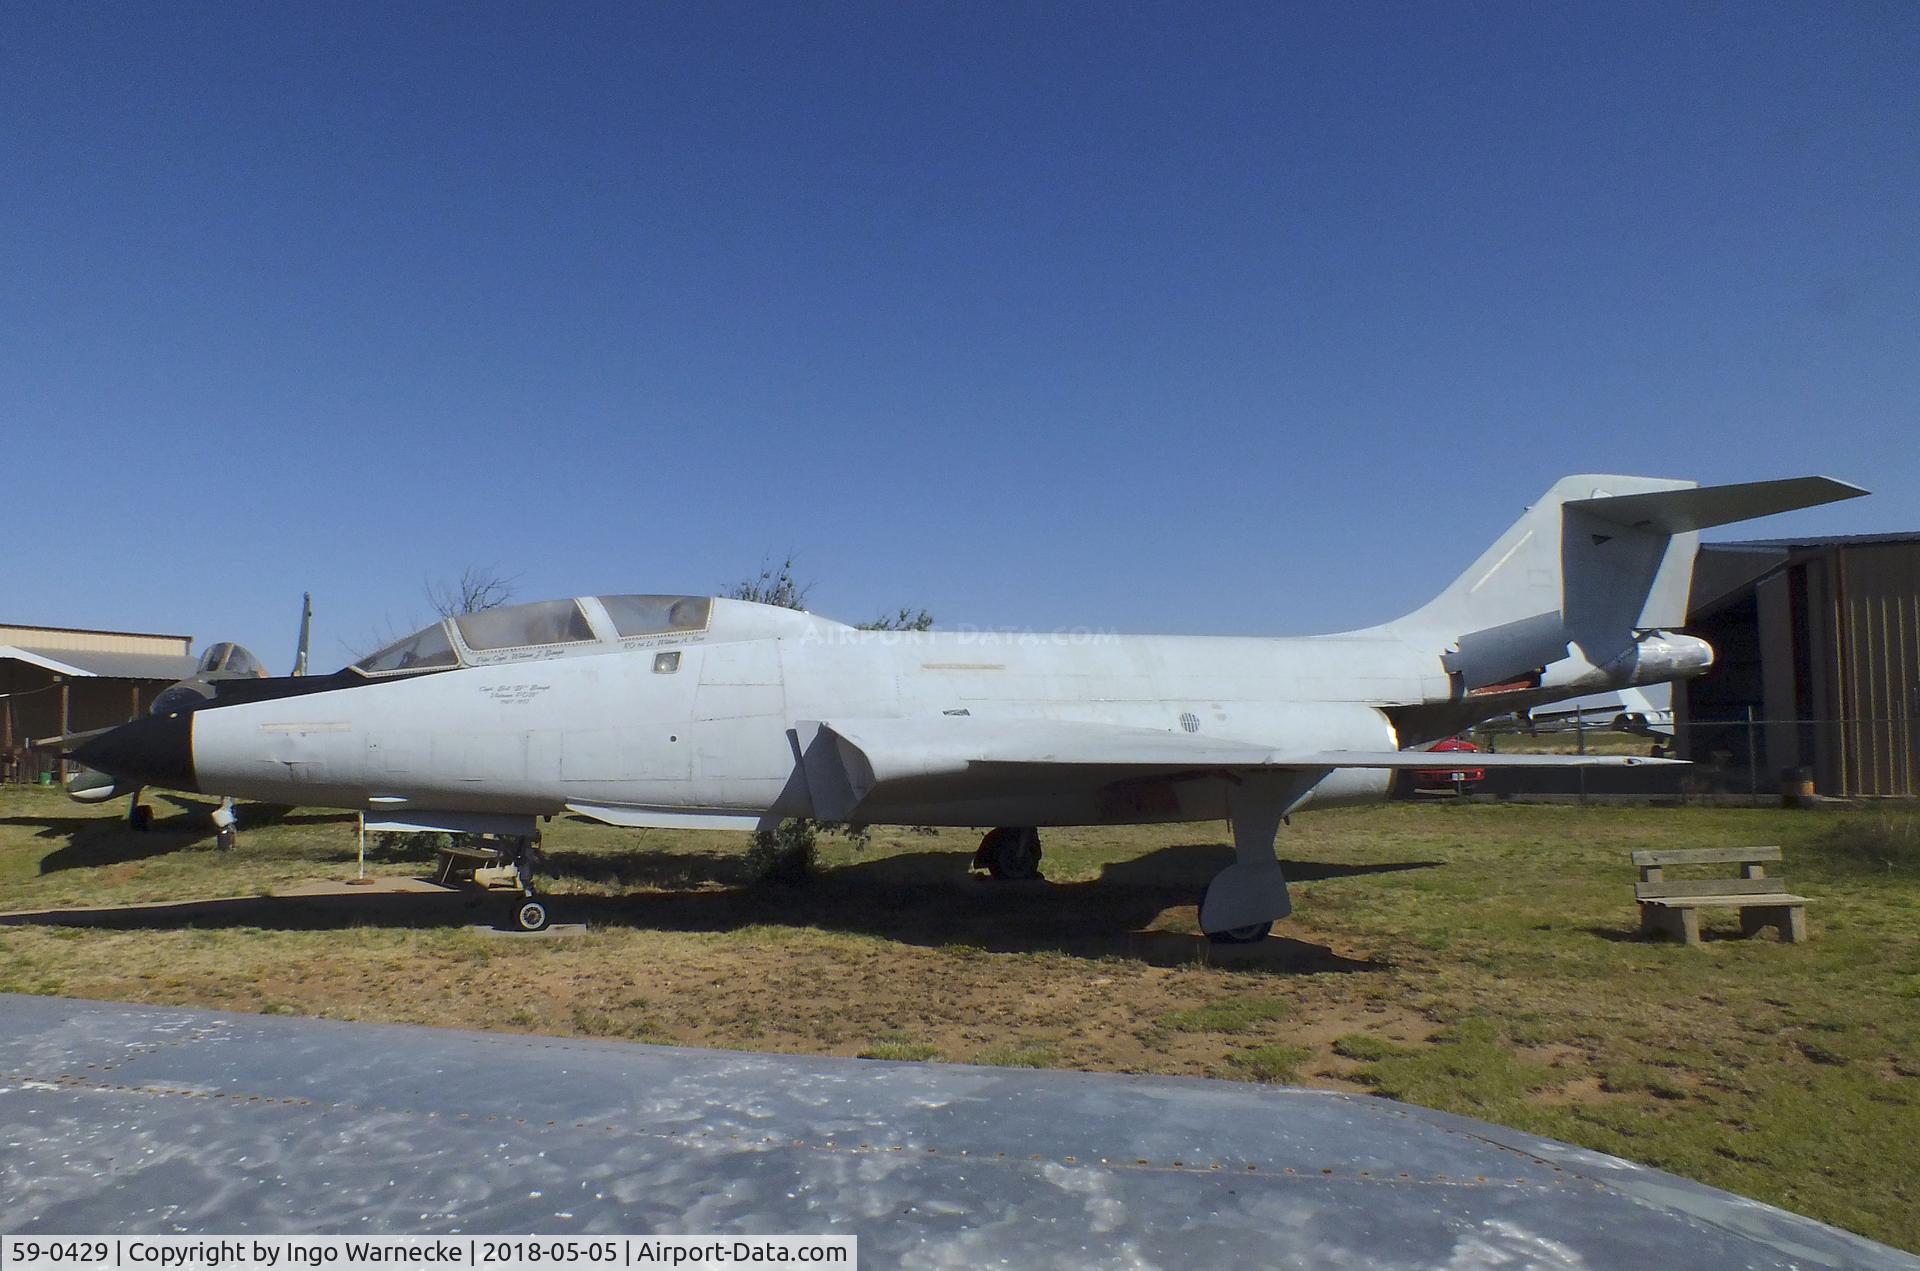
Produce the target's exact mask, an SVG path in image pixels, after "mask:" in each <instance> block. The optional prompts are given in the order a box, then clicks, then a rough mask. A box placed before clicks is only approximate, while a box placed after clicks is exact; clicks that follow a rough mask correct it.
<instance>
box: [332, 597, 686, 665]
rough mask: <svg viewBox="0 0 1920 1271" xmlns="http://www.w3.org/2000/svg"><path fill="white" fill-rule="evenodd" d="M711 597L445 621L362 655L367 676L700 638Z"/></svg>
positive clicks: (520, 608) (546, 608)
mask: <svg viewBox="0 0 1920 1271" xmlns="http://www.w3.org/2000/svg"><path fill="white" fill-rule="evenodd" d="M712 616H713V600H712V599H711V598H710V597H707V596H584V597H580V598H578V599H574V600H540V601H535V602H534V603H532V604H526V605H503V606H501V607H499V608H497V609H482V610H480V611H479V612H477V613H464V614H458V615H456V616H454V617H451V618H443V619H441V620H440V621H439V622H436V623H434V624H433V625H432V626H429V627H422V628H421V629H420V630H418V631H416V632H414V633H413V634H412V635H410V636H407V637H405V638H404V639H400V640H396V641H394V642H393V643H392V644H390V645H388V646H387V647H386V648H384V649H381V650H380V651H379V652H377V653H374V654H371V655H370V656H368V657H365V658H362V659H361V660H360V661H358V662H355V663H354V664H353V669H354V670H356V671H358V672H360V673H361V674H362V675H406V674H417V673H419V672H422V671H445V670H451V669H453V668H454V667H459V666H484V665H487V664H490V663H494V662H517V661H526V660H533V659H540V658H549V657H563V656H566V655H567V654H570V653H579V652H590V651H594V650H596V649H601V650H604V649H613V648H619V647H621V646H622V645H624V644H626V643H628V642H630V641H632V640H635V639H637V638H640V637H647V636H652V637H670V636H675V635H692V634H694V633H696V632H701V631H705V630H706V629H707V627H708V625H709V623H710V622H711V621H712Z"/></svg>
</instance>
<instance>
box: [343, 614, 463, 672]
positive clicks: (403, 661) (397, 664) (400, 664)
mask: <svg viewBox="0 0 1920 1271" xmlns="http://www.w3.org/2000/svg"><path fill="white" fill-rule="evenodd" d="M458 664H459V659H458V658H456V657H455V656H454V653H453V642H452V641H450V640H448V639H447V628H446V624H444V623H440V622H436V623H434V624H433V625H432V626H430V627H428V628H426V629H425V630H423V631H416V632H414V633H413V634H412V635H410V636H408V637H407V638H406V639H404V640H396V641H395V642H394V643H392V644H390V645H388V646H387V647H386V648H384V649H382V650H380V651H379V652H378V653H376V654H374V655H373V656H371V657H366V658H362V659H360V661H358V662H355V663H354V664H353V665H354V667H355V669H357V670H359V671H361V672H363V673H364V674H367V675H381V674H384V673H386V672H389V671H416V670H417V671H426V670H431V669H433V668H435V667H442V666H456V665H458Z"/></svg>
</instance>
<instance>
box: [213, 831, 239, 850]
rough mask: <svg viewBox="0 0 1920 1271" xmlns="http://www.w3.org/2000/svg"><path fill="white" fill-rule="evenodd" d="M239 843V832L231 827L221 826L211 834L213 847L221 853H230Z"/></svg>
mask: <svg viewBox="0 0 1920 1271" xmlns="http://www.w3.org/2000/svg"><path fill="white" fill-rule="evenodd" d="M239 842H240V832H239V831H238V830H235V829H234V828H233V827H232V826H231V825H223V826H221V827H219V828H218V829H216V830H215V831H214V832H213V845H214V846H215V847H216V848H218V849H219V850H221V851H223V852H231V851H232V850H233V849H234V846H235V845H236V844H237V843H239Z"/></svg>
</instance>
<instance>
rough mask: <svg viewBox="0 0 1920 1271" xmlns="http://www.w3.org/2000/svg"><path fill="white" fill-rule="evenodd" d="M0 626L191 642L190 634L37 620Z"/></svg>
mask: <svg viewBox="0 0 1920 1271" xmlns="http://www.w3.org/2000/svg"><path fill="white" fill-rule="evenodd" d="M0 627H12V628H13V629H14V630H16V631H57V632H59V633H61V634H62V635H105V636H137V637H138V638H140V639H142V640H185V641H186V642H187V643H189V644H191V643H193V637H192V636H190V635H172V634H169V633H167V632H165V631H109V630H107V629H106V628H105V627H49V626H45V625H43V624H41V623H38V622H0Z"/></svg>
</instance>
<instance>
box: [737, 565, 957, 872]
mask: <svg viewBox="0 0 1920 1271" xmlns="http://www.w3.org/2000/svg"><path fill="white" fill-rule="evenodd" d="M772 559H773V558H772V557H766V558H765V559H763V560H762V561H761V563H760V572H759V573H758V574H756V575H755V576H754V577H752V578H749V579H746V580H744V581H742V582H738V583H735V584H734V585H733V586H732V587H730V588H728V589H727V596H728V598H729V599H732V600H751V601H753V602H754V603H756V604H762V605H779V606H780V607H781V608H783V609H804V608H805V607H806V599H807V593H808V592H809V591H811V590H813V584H812V583H802V582H800V580H799V579H797V578H795V577H794V575H793V553H791V552H789V553H787V555H786V556H785V558H784V559H782V560H781V562H780V563H779V564H778V565H774V564H772V563H771V562H772ZM932 626H933V615H932V614H930V613H928V612H927V611H926V610H925V609H908V608H906V607H904V606H902V607H901V609H900V610H899V612H898V613H894V614H890V615H888V614H883V615H881V616H880V617H879V618H877V619H875V620H874V621H872V622H866V623H862V624H860V629H861V630H862V631H926V630H928V629H930V628H931V627H932ZM822 830H824V831H826V832H828V833H830V834H843V835H845V836H846V837H848V838H849V839H851V840H853V842H854V843H855V844H856V845H858V846H864V845H865V844H866V841H867V827H866V826H864V825H848V824H845V823H843V822H839V821H815V820H813V819H812V818H810V817H800V816H790V817H788V818H787V819H786V820H784V821H782V822H780V824H779V825H778V826H776V827H775V828H773V829H771V830H758V831H755V833H754V836H753V846H752V847H751V848H749V849H748V851H747V870H748V872H749V873H750V874H751V875H752V876H753V877H754V878H756V879H761V880H764V881H768V882H778V883H785V884H788V885H794V884H798V883H802V882H805V881H806V880H807V879H808V878H810V877H812V875H813V869H814V864H815V861H816V859H817V854H818V849H819V842H818V838H819V832H820V831H822Z"/></svg>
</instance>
